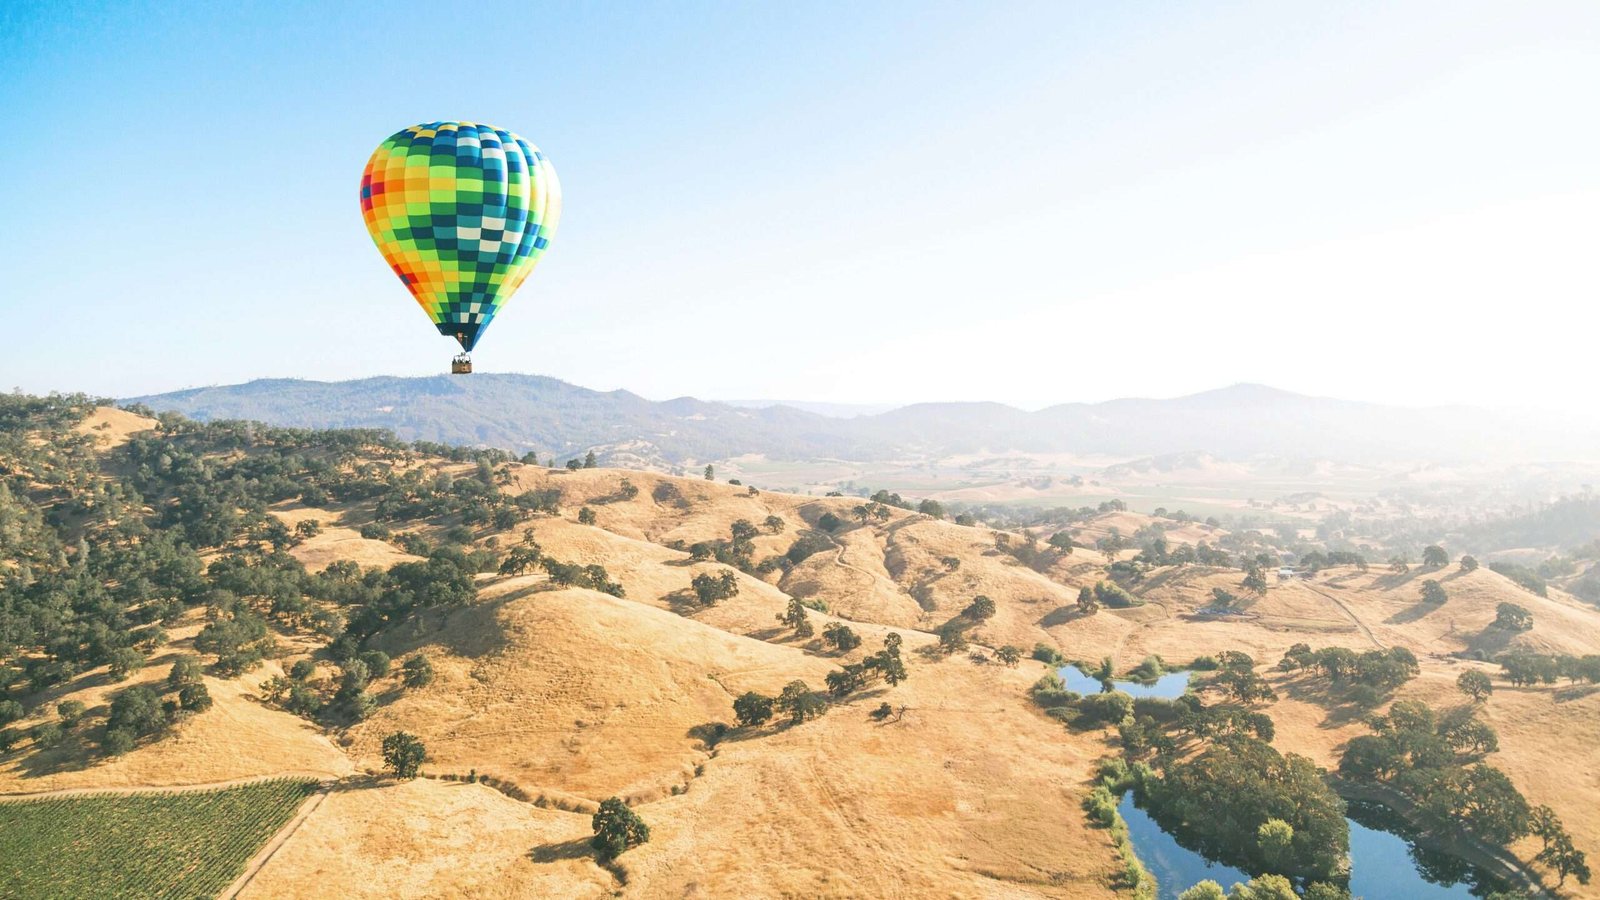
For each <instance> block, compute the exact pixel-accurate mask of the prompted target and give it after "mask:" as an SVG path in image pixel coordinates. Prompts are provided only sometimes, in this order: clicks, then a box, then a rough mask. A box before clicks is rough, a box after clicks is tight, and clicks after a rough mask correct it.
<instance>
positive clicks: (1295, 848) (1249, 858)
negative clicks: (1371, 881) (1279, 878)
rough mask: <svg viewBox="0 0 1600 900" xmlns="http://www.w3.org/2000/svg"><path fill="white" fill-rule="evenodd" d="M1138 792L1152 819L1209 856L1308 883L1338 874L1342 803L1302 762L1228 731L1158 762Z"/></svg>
mask: <svg viewBox="0 0 1600 900" xmlns="http://www.w3.org/2000/svg"><path fill="white" fill-rule="evenodd" d="M1139 790H1140V791H1141V793H1142V795H1143V799H1144V801H1145V807H1146V808H1147V809H1148V810H1149V811H1150V814H1151V816H1152V817H1154V818H1155V819H1156V820H1157V821H1158V822H1160V823H1161V824H1162V826H1163V827H1165V828H1167V829H1168V830H1170V831H1172V832H1174V833H1176V834H1181V835H1183V836H1184V837H1185V838H1186V840H1188V841H1192V842H1193V844H1194V845H1195V846H1197V847H1198V848H1199V849H1200V851H1201V852H1203V853H1205V855H1207V856H1208V857H1211V858H1214V859H1219V860H1224V861H1228V862H1230V863H1232V864H1235V865H1239V866H1240V867H1242V868H1245V869H1248V870H1250V871H1256V872H1271V873H1274V874H1280V875H1286V876H1290V877H1294V878H1304V879H1308V880H1332V879H1336V878H1338V877H1339V876H1340V875H1341V874H1342V869H1343V865H1344V860H1345V856H1346V854H1347V853H1348V850H1349V846H1350V833H1349V827H1348V825H1347V824H1346V822H1345V817H1344V801H1343V800H1340V799H1339V796H1338V795H1337V794H1335V793H1334V792H1333V791H1332V789H1330V788H1329V787H1328V785H1327V783H1326V782H1324V781H1323V779H1322V773H1321V772H1320V771H1319V770H1318V769H1317V767H1316V765H1315V764H1314V763H1312V762H1311V760H1309V759H1306V758H1305V757H1302V756H1298V755H1296V754H1293V753H1291V754H1289V755H1287V756H1284V755H1282V754H1280V753H1278V751H1277V750H1275V749H1273V748H1272V746H1271V745H1269V744H1267V743H1266V742H1264V741H1261V740H1258V739H1256V738H1254V737H1250V736H1247V735H1243V734H1230V735H1228V736H1226V737H1222V738H1219V739H1217V740H1215V741H1213V742H1212V743H1211V744H1210V745H1209V746H1207V747H1206V748H1205V749H1204V750H1203V751H1202V752H1200V753H1199V754H1196V755H1194V756H1192V757H1189V758H1184V759H1172V760H1170V761H1169V762H1167V763H1165V764H1164V765H1163V766H1162V768H1161V774H1160V776H1159V777H1147V778H1144V779H1142V780H1141V782H1140V784H1139Z"/></svg>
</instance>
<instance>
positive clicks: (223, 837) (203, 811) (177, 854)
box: [0, 779, 316, 898]
mask: <svg viewBox="0 0 1600 900" xmlns="http://www.w3.org/2000/svg"><path fill="white" fill-rule="evenodd" d="M315 789H316V782H313V781H305V780H299V779H280V780H276V781H264V782H259V783H256V784H249V785H243V786H241V787H233V788H224V789H220V790H214V791H175V792H170V793H159V794H154V793H152V794H124V795H103V796H89V797H69V798H63V799H59V800H27V801H15V802H0V897H29V898H57V897H60V898H69V897H70V898H79V897H119V898H122V897H126V898H145V897H163V898H180V897H181V898H191V897H215V896H217V895H218V894H219V893H221V892H222V891H223V890H224V889H225V888H227V886H228V885H229V884H230V883H232V881H233V880H234V879H235V878H237V877H238V876H239V873H240V872H242V871H244V867H245V864H246V863H247V862H249V860H250V857H252V856H253V855H255V853H256V851H257V850H259V849H260V848H261V847H262V845H264V844H265V843H266V842H267V840H268V839H269V838H270V837H272V835H273V834H274V833H275V832H277V830H278V829H280V828H282V827H283V826H284V824H286V823H287V822H288V821H289V819H290V818H291V817H293V816H294V813H295V810H296V809H298V808H299V806H300V804H301V802H302V801H304V800H305V798H306V797H307V795H309V794H310V793H311V792H312V791H313V790H315Z"/></svg>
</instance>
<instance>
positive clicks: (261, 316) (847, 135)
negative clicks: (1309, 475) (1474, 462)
mask: <svg viewBox="0 0 1600 900" xmlns="http://www.w3.org/2000/svg"><path fill="white" fill-rule="evenodd" d="M319 6H320V5H318V4H265V5H259V6H256V5H251V4H233V5H229V7H228V8H212V9H207V10H200V9H198V8H197V7H194V6H193V5H185V7H186V8H184V9H183V11H178V10H179V9H180V7H176V6H164V5H162V6H152V7H150V8H145V9H139V8H137V7H136V6H135V5H133V4H123V5H119V6H117V7H116V8H115V9H112V8H106V9H100V8H97V7H96V6H95V5H94V4H76V5H71V6H69V5H66V4H45V3H21V4H7V5H6V9H5V10H4V11H0V108H4V109H5V110H6V111H7V113H8V117H7V118H8V120H9V123H10V125H9V131H10V136H9V138H8V139H7V140H5V141H0V173H3V174H0V209H3V210H4V216H3V218H0V221H3V222H4V225H3V226H0V229H3V230H0V237H3V240H0V266H3V268H4V270H5V271H6V273H7V278H6V279H5V282H4V285H3V287H0V308H3V309H4V310H5V311H6V313H7V314H8V316H9V318H10V319H11V320H12V321H14V322H17V323H20V324H21V326H22V327H21V328H20V329H19V330H18V331H17V334H16V339H15V340H13V342H12V343H13V346H12V348H11V349H10V351H9V353H8V356H7V360H8V362H7V364H6V365H5V366H4V369H3V373H4V376H5V378H4V386H5V387H7V388H9V387H11V386H13V385H16V386H20V387H21V388H23V389H25V390H30V391H47V390H52V389H61V390H72V389H79V390H87V391H91V392H97V393H102V394H111V395H118V396H129V395H133V394H139V393H146V392H153V391H161V390H171V389H175V388H179V387H185V386H196V385H206V384H221V383H230V382H238V381H245V380H249V379H252V378H258V377H268V376H272V377H279V376H290V377H302V378H311V379H324V380H332V379H347V378H357V377H363V376H368V375H374V374H405V375H414V374H433V373H437V372H440V371H443V369H444V364H445V363H446V361H447V360H448V357H449V355H450V353H451V352H452V350H451V345H450V343H449V342H448V341H446V340H445V339H444V338H441V337H440V336H439V335H438V334H436V333H435V332H434V330H433V329H432V328H431V327H430V326H429V325H428V323H427V321H426V319H425V317H424V316H423V315H422V313H421V312H419V311H418V310H417V308H416V306H415V304H414V302H413V301H412V300H411V298H410V297H409V295H407V293H406V292H405V290H404V289H403V287H402V286H401V285H400V283H399V282H398V281H397V280H396V279H395V277H394V275H393V274H392V273H391V272H390V271H389V270H388V269H387V267H386V266H385V265H384V264H383V262H382V260H381V259H380V258H379V256H378V254H377V253H376V252H375V251H374V249H373V247H372V245H371V242H370V240H369V238H368V237H367V234H366V231H365V230H364V228H363V226H362V222H361V217H360V215H359V212H358V209H357V203H356V193H357V181H358V178H359V176H360V172H361V167H362V165H363V163H364V162H365V161H366V158H367V156H368V154H370V153H371V152H372V149H373V148H374V147H375V146H376V145H377V144H378V143H379V142H380V141H381V140H383V138H384V137H386V136H387V135H389V134H390V133H392V132H394V131H396V130H397V129H399V128H401V127H404V126H406V125H410V124H413V123H416V122H425V121H431V120H436V119H470V120H477V121H484V122H491V123H495V124H497V125H499V126H501V127H504V128H509V129H513V130H515V131H518V132H520V133H521V134H523V135H524V136H526V137H527V138H528V139H529V140H531V141H533V142H535V143H537V144H538V145H539V146H540V147H541V148H542V149H543V150H544V151H545V152H546V153H547V154H548V155H549V157H550V158H551V159H552V160H553V162H554V164H555V166H556V168H557V170H558V171H559V172H560V174H561V179H562V184H563V187H564V190H565V196H566V215H565V218H564V219H563V221H562V225H561V229H560V231H559V233H558V235H557V237H556V239H555V242H554V243H553V245H552V247H551V249H550V252H549V253H548V255H547V256H546V257H545V259H544V261H543V262H542V263H541V265H540V268H539V270H538V271H537V272H536V273H535V274H534V276H533V277H532V279H531V280H530V281H529V282H528V284H527V285H526V286H525V287H524V289H523V290H522V291H521V292H520V293H519V294H518V295H517V296H516V297H515V298H514V299H513V300H512V301H511V302H510V304H509V305H508V306H507V308H506V310H505V311H504V312H503V313H502V315H501V316H500V318H499V319H498V320H497V321H496V323H495V327H494V329H493V330H492V331H490V332H489V333H488V335H487V337H485V339H484V340H483V343H482V344H481V345H480V346H479V348H478V352H477V354H476V356H477V361H478V365H479V367H480V369H481V370H485V371H517V372H535V373H541V374H547V375H552V376H555V377H558V378H562V379H565V380H567V381H571V382H574V383H578V384H582V385H585V386H589V387H595V388H604V389H610V388H627V389H629V390H632V391H634V392H637V393H640V394H643V395H645V396H647V397H651V398H657V399H663V398H668V397H673V396H678V395H683V394H691V395H695V396H700V397H705V398H713V399H714V398H757V397H783V398H792V399H796V400H812V401H827V402H834V403H853V402H875V403H895V402H908V401H917V400H995V401H1001V402H1005V403H1010V404H1014V405H1018V406H1022V407H1027V408H1035V407H1040V406H1044V405H1047V404H1052V403H1059V402H1065V401H1074V400H1101V399H1107V398H1112V397H1118V396H1135V395H1148V396H1172V395H1177V394H1183V393H1189V392H1193V391H1199V390H1205V389H1208V388H1213V387H1218V386H1221V385H1225V384H1229V383H1233V382H1240V381H1252V382H1262V383H1267V384H1271V385H1274V386H1277V387H1281V388H1285V389H1289V390H1296V391H1302V392H1306V393H1313V394H1321V395H1330V396H1338V397H1345V398H1351V399H1363V400H1374V401H1382V402H1391V403H1399V404H1433V403H1464V404H1478V405H1488V406H1521V405H1534V406H1546V407H1550V406H1559V405H1571V406H1574V407H1587V405H1588V400H1589V398H1588V396H1587V394H1588V389H1589V388H1590V386H1591V384H1592V382H1593V373H1592V357H1591V355H1590V352H1589V351H1590V347H1591V345H1592V343H1593V340H1594V336H1595V326H1596V325H1597V324H1600V321H1597V317H1596V315H1595V312H1594V303H1595V301H1596V298H1597V297H1600V252H1596V248H1597V247H1600V165H1597V160H1600V117H1597V116H1595V115H1594V106H1595V103H1594V94H1595V87H1596V85H1600V5H1597V4H1594V3H1589V2H1573V3H1515V4H1513V3H1470V4H1469V3H1455V2H1452V3H1400V4H1395V3H1372V4H1351V3H1345V4H1283V3H1247V4H1195V5H1176V4H1155V3H1146V4H1117V5H1115V6H1114V7H1113V6H1111V5H1092V4H1060V3H1042V4H1017V3H1007V4H983V5H981V6H980V5H975V4H974V5H967V6H965V7H962V6H954V5H949V4H940V5H936V6H935V5H930V4H920V3H918V4H910V3H907V4H811V3H803V4H794V5H786V6H783V7H781V8H780V7H776V6H773V5H770V4H755V5H748V6H743V7H741V6H739V5H734V4H704V5H699V6H678V7H674V8H672V9H667V8H636V7H633V6H631V5H630V6H626V7H625V6H612V7H609V8H606V9H601V8H599V7H586V6H581V5H576V4H572V5H568V4H562V5H556V6H548V5H542V4H541V5H533V4H501V5H498V6H497V7H496V8H493V9H486V10H485V11H484V12H482V13H475V14H474V15H473V16H471V17H466V16H461V17H454V16H440V15H439V14H438V13H437V12H436V7H437V4H425V5H424V4H403V3H402V4H382V5H377V4H372V5H367V6H366V7H365V8H363V9H356V8H354V7H351V8H350V9H349V10H348V11H346V12H340V13H328V12H324V11H322V10H320V9H319ZM463 59H465V60H469V61H473V63H474V64H473V65H468V66H465V67H463V66H462V63H461V61H462V60H463ZM446 61H448V68H447V69H446V68H445V66H446ZM446 71H448V73H449V74H444V73H445V72H446Z"/></svg>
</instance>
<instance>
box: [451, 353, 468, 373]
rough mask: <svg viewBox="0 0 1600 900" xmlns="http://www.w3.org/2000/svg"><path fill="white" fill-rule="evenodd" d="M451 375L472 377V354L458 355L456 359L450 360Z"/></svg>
mask: <svg viewBox="0 0 1600 900" xmlns="http://www.w3.org/2000/svg"><path fill="white" fill-rule="evenodd" d="M450 374H452V375H471V374H472V354H470V353H457V354H456V355H455V358H454V359H452V360H450Z"/></svg>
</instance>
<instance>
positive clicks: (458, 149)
mask: <svg viewBox="0 0 1600 900" xmlns="http://www.w3.org/2000/svg"><path fill="white" fill-rule="evenodd" d="M361 216H362V218H363V219H365V220H366V223H367V231H369V232H370V233H371V234H372V242H373V243H375V244H377V245H378V252H380V253H382V254H383V258H384V260H385V261H386V262H388V263H389V267H390V268H391V269H393V270H394V272H395V274H396V275H399V276H400V280H401V281H402V282H404V283H405V286H406V287H407V288H409V289H410V291H411V295H412V296H413V297H415V298H416V299H417V303H419V304H421V306H422V309H423V311H424V312H426V313H427V314H428V318H429V319H431V320H432V321H433V324H434V326H435V327H437V328H438V329H439V333H440V334H442V335H445V336H446V337H453V338H455V339H456V340H457V341H458V342H460V344H461V351H462V352H461V354H460V355H459V356H457V357H456V358H455V359H454V360H453V361H452V362H451V366H450V371H452V372H454V373H456V374H464V373H467V372H471V371H472V357H471V355H470V354H471V352H472V348H473V347H474V346H476V345H477V343H478V338H480V337H482V336H483V332H484V330H485V329H487V328H488V327H489V323H490V322H492V321H494V317H495V314H496V313H498V312H499V311H500V307H502V306H504V305H505V302H506V301H507V300H509V299H510V298H511V295H512V294H514V293H516V292H517V288H519V287H521V286H522V282H523V281H524V280H526V279H527V277H528V275H529V273H531V272H532V271H533V267H534V266H535V265H537V264H538V262H539V258H540V257H541V256H543V255H544V250H545V248H546V247H547V246H549V244H550V238H551V236H552V235H553V234H555V230H556V222H557V220H558V219H560V217H561V184H560V182H558V181H557V180H556V173H555V169H553V168H551V166H550V161H549V160H547V159H545V158H544V155H543V154H542V153H540V152H539V149H538V148H537V147H535V146H533V145H532V144H530V143H528V142H527V141H525V140H523V139H522V138H520V137H518V136H517V135H515V134H512V133H511V132H509V131H504V130H501V129H499V128H495V127H493V126H490V125H478V124H474V123H472V122H430V123H428V124H426V125H413V126H411V127H410V128H407V129H405V130H403V131H399V132H396V133H395V134H394V135H392V136H391V137H390V138H389V139H388V140H386V141H384V142H383V143H382V144H379V145H378V149H377V150H374V151H373V153H372V158H371V159H369V160H367V168H366V170H365V171H363V172H362V173H361Z"/></svg>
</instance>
